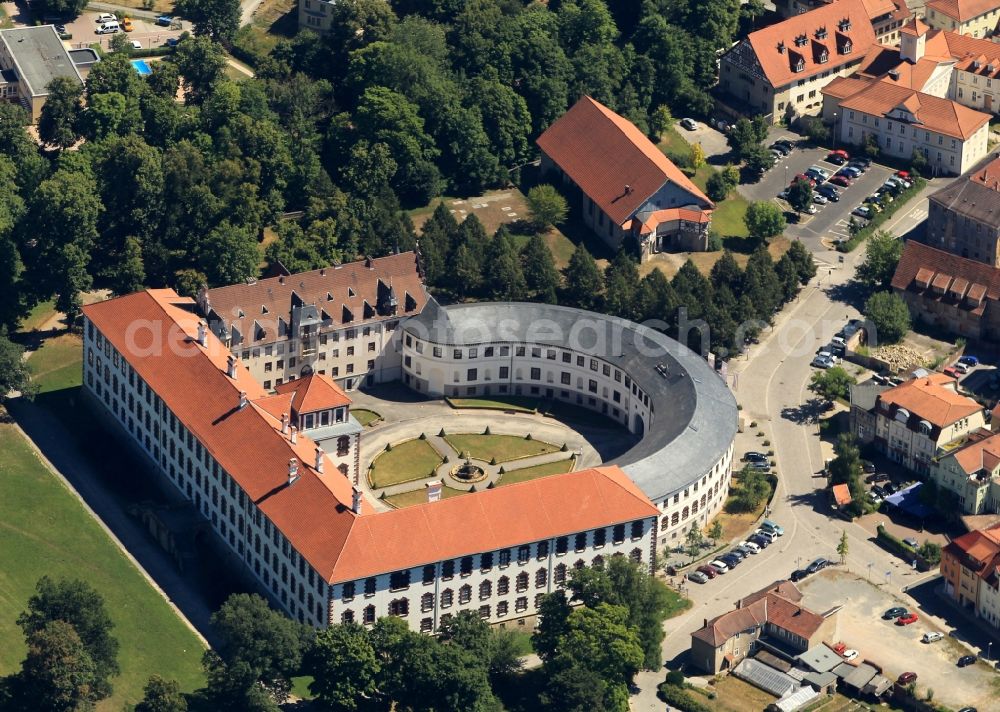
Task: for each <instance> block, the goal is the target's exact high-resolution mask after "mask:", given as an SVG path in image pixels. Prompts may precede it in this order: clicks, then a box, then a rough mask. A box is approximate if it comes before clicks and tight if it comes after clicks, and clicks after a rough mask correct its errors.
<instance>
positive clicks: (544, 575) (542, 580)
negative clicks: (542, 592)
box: [535, 569, 549, 588]
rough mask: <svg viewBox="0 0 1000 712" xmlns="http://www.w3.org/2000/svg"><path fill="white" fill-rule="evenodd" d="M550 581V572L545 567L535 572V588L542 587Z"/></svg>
mask: <svg viewBox="0 0 1000 712" xmlns="http://www.w3.org/2000/svg"><path fill="white" fill-rule="evenodd" d="M548 582H549V572H548V571H546V570H545V569H538V571H536V572H535V588H542V587H543V586H545V584H547V583H548Z"/></svg>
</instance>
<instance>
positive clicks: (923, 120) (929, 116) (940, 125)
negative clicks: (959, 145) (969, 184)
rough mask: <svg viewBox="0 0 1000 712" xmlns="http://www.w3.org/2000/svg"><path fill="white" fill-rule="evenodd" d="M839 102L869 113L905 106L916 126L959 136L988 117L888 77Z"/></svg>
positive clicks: (964, 136) (975, 128) (972, 130)
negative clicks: (899, 83)
mask: <svg viewBox="0 0 1000 712" xmlns="http://www.w3.org/2000/svg"><path fill="white" fill-rule="evenodd" d="M840 106H841V108H842V109H845V110H853V111H859V112H862V113H865V114H869V115H872V116H887V115H888V114H889V113H890V112H891V111H893V110H894V109H900V110H905V111H907V112H909V113H910V114H912V115H913V116H914V118H915V120H916V125H917V126H919V127H920V128H923V129H927V130H929V131H934V132H936V133H940V134H943V135H945V136H951V137H954V138H960V139H962V140H965V139H968V138H970V137H971V136H972V135H973V134H974V133H975V132H976V131H978V130H979V129H980V128H982V127H983V126H985V125H986V124H988V123H989V120H990V117H989V115H988V114H984V113H983V112H981V111H976V110H975V109H970V108H969V107H967V106H962V105H961V104H959V103H958V102H955V101H951V100H950V99H942V98H941V97H937V96H933V95H931V94H924V93H922V92H918V91H917V90H915V89H911V88H909V87H906V86H900V85H898V84H896V83H895V82H893V81H892V80H891V79H883V80H882V81H880V82H876V83H875V84H872V85H871V86H870V87H869V88H868V89H864V90H862V91H860V92H858V93H857V94H855V95H853V96H851V97H849V98H847V99H845V100H843V101H841V102H840Z"/></svg>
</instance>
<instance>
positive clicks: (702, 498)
mask: <svg viewBox="0 0 1000 712" xmlns="http://www.w3.org/2000/svg"><path fill="white" fill-rule="evenodd" d="M705 501H706V500H705V495H702V496H701V508H702V509H704V508H705Z"/></svg>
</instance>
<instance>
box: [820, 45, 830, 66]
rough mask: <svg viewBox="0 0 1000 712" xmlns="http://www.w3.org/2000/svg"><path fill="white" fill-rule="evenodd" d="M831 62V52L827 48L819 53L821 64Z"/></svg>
mask: <svg viewBox="0 0 1000 712" xmlns="http://www.w3.org/2000/svg"><path fill="white" fill-rule="evenodd" d="M829 61H830V52H829V51H827V50H826V48H824V49H822V50H821V51H820V53H819V63H820V64H826V63H827V62H829Z"/></svg>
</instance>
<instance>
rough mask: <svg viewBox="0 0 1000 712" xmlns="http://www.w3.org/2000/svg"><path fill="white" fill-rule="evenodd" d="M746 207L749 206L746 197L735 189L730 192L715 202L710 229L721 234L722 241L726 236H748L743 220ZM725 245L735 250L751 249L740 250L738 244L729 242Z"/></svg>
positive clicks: (746, 250)
mask: <svg viewBox="0 0 1000 712" xmlns="http://www.w3.org/2000/svg"><path fill="white" fill-rule="evenodd" d="M748 207H750V203H748V202H747V201H746V198H744V197H743V196H742V195H740V194H739V193H736V192H735V191H734V192H732V193H731V194H730V195H729V197H728V198H726V199H725V200H723V201H721V202H720V203H718V204H717V206H716V208H715V211H714V212H713V213H712V229H713V230H715V231H716V232H717V233H719V234H720V235H722V238H723V240H724V241H725V240H727V238H734V237H738V238H746V237H749V236H750V233H749V232H747V226H746V223H744V222H743V218H744V217H746V214H747V208H748ZM726 247H728V248H729V249H730V250H733V251H735V252H750V251H751V250H748V249H742V250H741V249H739V248H738V246H733V245H729V244H727V245H726Z"/></svg>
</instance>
